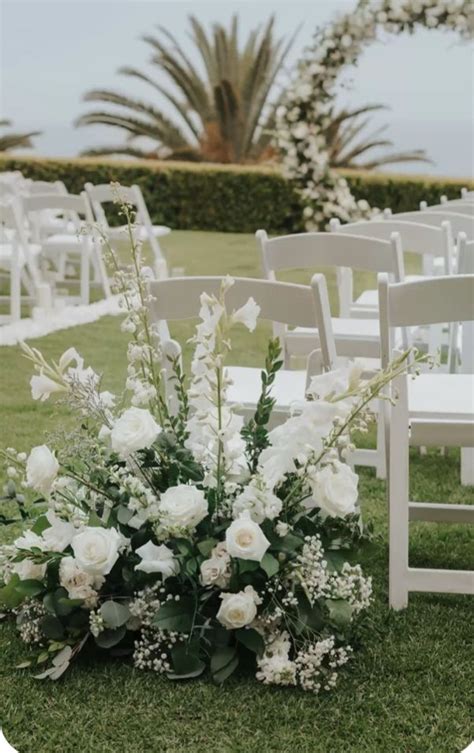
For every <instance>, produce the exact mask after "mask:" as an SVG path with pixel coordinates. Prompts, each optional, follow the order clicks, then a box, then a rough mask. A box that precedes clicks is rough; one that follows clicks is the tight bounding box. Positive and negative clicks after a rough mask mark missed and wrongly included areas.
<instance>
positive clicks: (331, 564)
mask: <svg viewBox="0 0 474 753" xmlns="http://www.w3.org/2000/svg"><path fill="white" fill-rule="evenodd" d="M324 559H325V560H326V562H327V564H328V570H329V571H330V572H331V573H334V572H339V571H340V570H341V568H342V566H343V564H344V562H345V561H346V557H345V556H344V555H343V554H341V552H331V551H327V550H326V551H325V553H324Z"/></svg>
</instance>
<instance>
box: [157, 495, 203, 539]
mask: <svg viewBox="0 0 474 753" xmlns="http://www.w3.org/2000/svg"><path fill="white" fill-rule="evenodd" d="M208 511H209V509H208V504H207V500H206V497H205V496H204V492H203V491H201V490H200V489H197V488H196V487H195V486H190V485H188V484H179V485H178V486H171V487H170V488H169V489H167V490H166V491H165V492H164V494H162V495H161V499H160V502H159V512H160V516H161V519H162V523H163V525H164V526H166V527H169V528H175V527H176V528H195V527H196V526H197V525H198V523H200V522H201V520H203V519H204V518H205V517H206V515H207V513H208Z"/></svg>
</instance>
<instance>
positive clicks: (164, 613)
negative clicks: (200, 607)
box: [152, 596, 195, 633]
mask: <svg viewBox="0 0 474 753" xmlns="http://www.w3.org/2000/svg"><path fill="white" fill-rule="evenodd" d="M194 610H195V602H194V599H192V598H191V597H189V596H185V597H184V598H181V599H180V600H179V601H167V602H166V603H165V604H163V606H161V607H160V609H159V610H158V612H157V613H156V615H155V616H154V618H153V620H152V625H154V627H158V628H160V630H173V631H176V632H177V633H189V631H190V630H191V628H192V625H193V616H194Z"/></svg>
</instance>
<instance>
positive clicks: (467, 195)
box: [461, 188, 474, 199]
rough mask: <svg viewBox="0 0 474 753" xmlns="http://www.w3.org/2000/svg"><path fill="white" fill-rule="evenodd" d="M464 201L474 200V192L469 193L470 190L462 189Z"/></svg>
mask: <svg viewBox="0 0 474 753" xmlns="http://www.w3.org/2000/svg"><path fill="white" fill-rule="evenodd" d="M461 198H462V199H474V191H469V189H468V188H461Z"/></svg>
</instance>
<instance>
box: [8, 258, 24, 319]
mask: <svg viewBox="0 0 474 753" xmlns="http://www.w3.org/2000/svg"><path fill="white" fill-rule="evenodd" d="M10 296H11V302H10V316H11V319H12V322H17V321H19V320H20V319H21V274H20V268H19V266H18V264H15V263H13V264H12V268H11V281H10Z"/></svg>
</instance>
